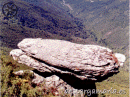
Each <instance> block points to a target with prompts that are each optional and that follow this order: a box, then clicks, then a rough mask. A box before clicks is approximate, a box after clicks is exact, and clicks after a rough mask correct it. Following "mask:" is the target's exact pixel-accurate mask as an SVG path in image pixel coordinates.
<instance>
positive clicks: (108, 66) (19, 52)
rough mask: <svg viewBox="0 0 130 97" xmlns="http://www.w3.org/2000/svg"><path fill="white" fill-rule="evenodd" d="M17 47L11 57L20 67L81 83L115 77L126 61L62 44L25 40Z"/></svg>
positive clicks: (98, 49) (106, 51)
mask: <svg viewBox="0 0 130 97" xmlns="http://www.w3.org/2000/svg"><path fill="white" fill-rule="evenodd" d="M18 47H19V48H20V49H15V50H12V51H11V52H10V55H11V56H13V58H14V60H17V61H18V62H19V63H22V64H25V65H27V66H29V67H32V68H35V69H37V70H38V71H40V72H49V73H52V74H54V73H60V74H68V75H73V76H75V77H76V78H79V79H81V80H93V81H98V80H99V79H101V78H103V77H106V76H108V75H110V74H114V73H117V72H119V71H118V69H119V67H120V64H121V65H122V64H123V62H124V61H125V56H124V55H122V54H114V53H113V52H112V50H110V49H108V48H105V47H102V46H98V45H82V44H76V43H71V42H68V41H63V40H52V39H41V38H36V39H32V38H27V39H24V40H23V41H21V42H20V43H19V44H18ZM118 56H119V57H118ZM120 58H121V59H122V60H120Z"/></svg>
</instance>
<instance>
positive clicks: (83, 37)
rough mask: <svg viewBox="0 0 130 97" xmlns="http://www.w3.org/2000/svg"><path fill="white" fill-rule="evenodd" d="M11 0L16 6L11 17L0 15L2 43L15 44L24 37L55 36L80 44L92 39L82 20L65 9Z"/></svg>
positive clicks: (12, 45)
mask: <svg viewBox="0 0 130 97" xmlns="http://www.w3.org/2000/svg"><path fill="white" fill-rule="evenodd" d="M14 3H15V4H16V5H17V6H18V13H17V15H16V16H15V17H13V18H7V17H5V16H3V15H1V20H2V23H1V26H2V30H1V31H2V32H1V35H0V37H1V40H2V41H3V44H4V45H7V46H11V47H16V44H17V43H18V42H19V41H21V40H22V39H23V38H25V37H33V38H34V37H41V38H56V39H65V40H68V41H73V42H78V41H79V42H81V43H94V42H93V41H95V39H94V38H92V37H90V35H91V31H90V30H84V26H83V23H82V22H81V21H80V20H79V19H78V18H73V17H71V16H70V15H69V14H68V13H67V12H65V11H62V13H61V12H59V11H57V10H55V9H54V7H53V6H50V8H51V10H50V8H47V9H46V7H48V5H45V6H44V8H41V7H38V6H35V5H33V4H28V3H27V2H24V1H17V0H15V2H14ZM14 38H15V40H14ZM77 38H78V39H79V40H77ZM90 40H91V41H90Z"/></svg>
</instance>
